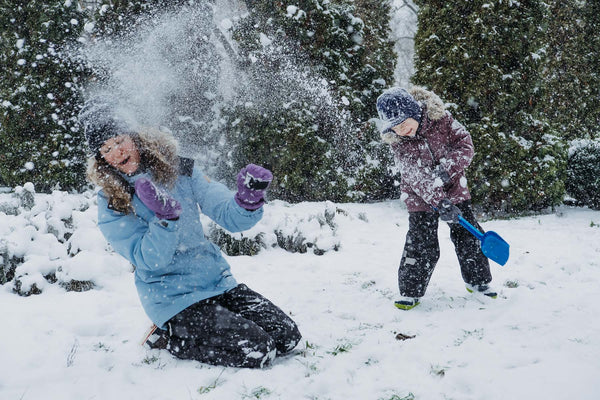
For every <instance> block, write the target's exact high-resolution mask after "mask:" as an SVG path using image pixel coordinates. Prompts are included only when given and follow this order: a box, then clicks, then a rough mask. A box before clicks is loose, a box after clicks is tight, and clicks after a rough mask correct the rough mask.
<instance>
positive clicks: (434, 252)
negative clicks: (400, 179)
mask: <svg viewBox="0 0 600 400" xmlns="http://www.w3.org/2000/svg"><path fill="white" fill-rule="evenodd" d="M456 206H457V207H458V208H459V209H460V210H461V213H462V216H463V218H464V219H466V220H467V221H469V222H470V223H471V224H472V225H473V226H475V227H476V228H477V229H479V231H480V232H484V231H483V229H482V228H481V226H480V225H479V224H478V223H477V220H476V219H475V216H474V215H473V210H472V209H471V202H470V201H465V202H462V203H459V204H457V205H456ZM408 215H409V216H408V221H409V222H408V224H409V226H408V233H407V234H406V243H405V245H404V253H403V254H402V259H401V261H400V268H399V269H398V286H399V288H400V294H401V295H403V296H408V297H422V296H423V295H424V294H425V290H426V289H427V285H428V284H429V279H430V278H431V274H432V273H433V270H434V269H435V265H436V264H437V262H438V259H439V258H440V243H439V241H438V218H439V214H438V213H437V212H434V211H432V212H411V213H409V214H408ZM448 225H449V226H450V239H451V240H452V243H454V249H455V251H456V255H457V256H458V263H459V264H460V271H461V273H462V278H463V280H464V281H465V282H466V283H469V284H471V285H481V284H485V283H489V282H491V281H492V275H491V273H490V264H489V261H488V259H487V257H486V256H484V255H483V253H482V252H481V245H480V242H479V240H478V239H477V238H475V237H474V236H473V235H472V234H471V233H469V232H468V231H467V230H466V229H465V228H463V227H462V226H461V225H460V224H448Z"/></svg>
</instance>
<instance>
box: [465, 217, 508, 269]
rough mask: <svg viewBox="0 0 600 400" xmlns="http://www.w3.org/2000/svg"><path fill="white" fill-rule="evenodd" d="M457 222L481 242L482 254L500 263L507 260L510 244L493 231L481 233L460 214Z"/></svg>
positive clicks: (502, 263)
mask: <svg viewBox="0 0 600 400" xmlns="http://www.w3.org/2000/svg"><path fill="white" fill-rule="evenodd" d="M458 222H459V223H460V224H461V225H462V226H463V227H464V228H465V229H466V230H468V231H469V232H471V233H472V234H473V235H474V236H475V237H476V238H477V239H479V241H480V242H481V251H482V252H483V255H485V256H486V257H487V258H489V259H490V260H492V261H495V262H497V263H498V264H500V265H504V264H506V262H507V261H508V251H509V248H510V245H509V244H508V243H506V241H505V240H504V239H502V238H501V237H500V235H498V234H497V233H496V232H494V231H488V232H486V233H481V232H479V231H478V230H477V228H475V227H474V226H473V225H471V224H470V223H469V222H468V221H467V220H466V219H464V218H463V216H462V215H459V216H458Z"/></svg>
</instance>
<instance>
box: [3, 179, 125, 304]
mask: <svg viewBox="0 0 600 400" xmlns="http://www.w3.org/2000/svg"><path fill="white" fill-rule="evenodd" d="M94 200H95V196H94V195H93V193H92V192H86V193H84V194H69V193H67V192H63V191H54V192H52V193H51V194H36V193H35V189H34V186H33V184H31V183H27V184H25V185H24V186H23V187H17V188H15V190H14V191H13V192H12V193H4V194H2V195H0V284H2V285H5V284H9V285H12V290H13V291H14V292H16V293H18V294H20V295H22V296H29V295H32V294H39V293H41V292H42V291H43V290H44V289H45V288H47V287H48V286H49V285H51V284H58V285H59V286H61V287H63V288H64V289H66V290H68V291H83V290H89V289H91V288H93V287H95V286H97V285H102V276H103V273H111V271H112V272H115V271H117V270H123V269H127V268H129V267H128V265H127V264H126V263H124V262H122V261H120V260H116V259H114V258H115V257H117V258H119V259H120V257H119V256H117V255H115V254H114V253H112V252H111V251H110V248H109V247H108V244H107V243H106V241H105V239H104V237H103V236H102V233H101V232H100V231H99V229H98V228H97V224H96V221H97V217H96V207H95V204H94Z"/></svg>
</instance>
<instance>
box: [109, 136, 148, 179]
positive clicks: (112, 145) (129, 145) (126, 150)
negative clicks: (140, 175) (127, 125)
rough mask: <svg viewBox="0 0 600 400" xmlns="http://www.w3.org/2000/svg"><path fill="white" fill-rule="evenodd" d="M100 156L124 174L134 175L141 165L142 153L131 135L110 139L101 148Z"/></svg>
mask: <svg viewBox="0 0 600 400" xmlns="http://www.w3.org/2000/svg"><path fill="white" fill-rule="evenodd" d="M100 155H101V156H102V158H104V159H105V160H106V162H107V163H109V164H110V165H111V166H112V167H114V168H116V169H118V170H119V171H121V172H123V173H124V174H128V175H130V174H133V173H134V172H135V171H137V169H138V167H139V165H140V152H139V151H138V148H137V146H136V145H135V142H134V141H133V139H132V138H131V136H129V135H119V136H115V137H113V138H110V139H108V140H106V141H105V142H104V144H103V145H102V147H100Z"/></svg>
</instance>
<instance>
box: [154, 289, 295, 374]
mask: <svg viewBox="0 0 600 400" xmlns="http://www.w3.org/2000/svg"><path fill="white" fill-rule="evenodd" d="M163 335H164V336H166V337H167V339H168V346H167V350H168V351H169V352H170V353H171V354H173V355H174V356H175V357H177V358H182V359H190V360H197V361H200V362H203V363H208V364H213V365H223V366H230V367H247V368H262V367H265V366H267V365H269V363H270V362H271V361H272V360H273V359H274V358H275V355H276V353H280V354H281V353H287V352H289V351H290V350H292V349H293V348H294V347H296V345H297V344H298V342H299V341H300V338H301V335H300V332H299V331H298V327H297V326H296V324H295V323H294V321H292V319H291V318H290V317H288V316H287V315H286V314H285V313H284V312H283V311H282V310H281V309H279V308H278V307H277V306H275V305H274V304H273V303H271V302H270V301H269V300H267V299H266V298H264V297H263V296H261V295H260V294H258V293H256V292H254V291H253V290H251V289H249V288H248V287H247V286H246V285H244V284H240V285H238V286H236V287H235V288H233V289H232V290H230V291H228V292H225V293H223V294H221V295H219V296H215V297H211V298H209V299H206V300H202V301H200V302H198V303H196V304H194V305H192V306H190V307H188V308H186V309H185V310H183V311H182V312H180V313H179V314H177V315H175V316H174V317H173V318H171V319H170V320H169V321H168V322H167V332H163Z"/></svg>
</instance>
